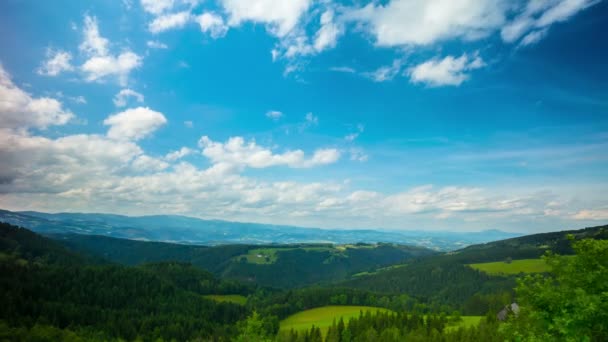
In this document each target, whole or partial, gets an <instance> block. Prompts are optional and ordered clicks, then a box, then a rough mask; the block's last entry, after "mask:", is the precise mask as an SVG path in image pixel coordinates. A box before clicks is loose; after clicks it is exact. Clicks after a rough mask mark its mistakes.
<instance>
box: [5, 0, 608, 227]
mask: <svg viewBox="0 0 608 342" xmlns="http://www.w3.org/2000/svg"><path fill="white" fill-rule="evenodd" d="M606 18H608V4H607V3H606V2H605V1H594V0H533V1H500V0H499V1H496V0H492V1H491V0H449V1H448V0H429V1H423V0H388V1H376V2H373V1H372V2H370V1H330V0H317V1H313V0H290V1H282V2H279V3H277V2H276V1H271V0H247V1H246V0H217V1H212V0H207V1H198V0H162V1H161V0H159V1H149V0H142V1H137V0H124V1H78V2H77V1H52V2H51V1H46V2H41V1H22V0H20V1H17V0H7V1H3V2H2V3H1V4H0V46H2V49H0V65H1V69H0V161H1V163H2V168H0V207H2V208H6V209H12V210H40V211H79V212H111V213H120V214H128V215H143V214H158V213H164V214H183V215H189V216H197V217H203V218H217V219H226V220H239V221H251V222H264V223H277V224H293V225H300V226H315V227H325V228H387V229H441V230H454V231H474V230H482V229H493V228H496V229H503V230H511V231H520V232H537V231H549V230H558V229H565V228H578V227H584V226H591V225H599V224H605V223H606V222H607V221H608V197H606V195H605V194H606V191H608V177H607V176H606V171H607V169H608V153H607V152H606V151H608V63H606V61H608V43H607V41H606V39H605V37H604V36H603V34H602V33H603V32H608V21H607V20H606Z"/></svg>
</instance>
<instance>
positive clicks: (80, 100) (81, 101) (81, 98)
mask: <svg viewBox="0 0 608 342" xmlns="http://www.w3.org/2000/svg"><path fill="white" fill-rule="evenodd" d="M68 99H69V100H71V101H74V102H75V103H78V104H86V103H87V99H86V98H85V97H84V96H82V95H80V96H74V97H68Z"/></svg>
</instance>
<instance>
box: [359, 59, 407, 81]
mask: <svg viewBox="0 0 608 342" xmlns="http://www.w3.org/2000/svg"><path fill="white" fill-rule="evenodd" d="M402 64H403V61H402V60H401V59H395V60H394V61H393V63H392V64H391V65H387V66H383V67H380V68H378V69H376V70H375V71H372V72H365V73H363V76H365V77H367V78H369V79H371V80H373V81H374V82H385V81H390V80H392V79H393V78H395V76H397V75H398V74H399V72H400V71H401V66H402Z"/></svg>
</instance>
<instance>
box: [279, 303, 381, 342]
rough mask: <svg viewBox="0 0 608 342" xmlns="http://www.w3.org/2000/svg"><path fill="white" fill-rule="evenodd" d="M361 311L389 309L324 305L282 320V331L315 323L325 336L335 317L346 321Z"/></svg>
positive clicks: (299, 328) (309, 326)
mask: <svg viewBox="0 0 608 342" xmlns="http://www.w3.org/2000/svg"><path fill="white" fill-rule="evenodd" d="M361 311H363V312H366V311H372V312H376V311H382V312H386V311H389V310H388V309H383V308H375V307H371V306H343V305H334V306H324V307H320V308H315V309H310V310H306V311H302V312H298V313H297V314H294V315H291V316H289V317H287V318H286V319H284V320H282V321H281V328H280V331H290V330H291V329H292V328H293V329H294V330H305V329H310V328H311V327H312V326H313V325H314V326H315V327H319V328H321V332H322V333H323V336H325V333H326V332H327V328H329V327H330V326H331V325H332V323H333V321H334V319H335V320H336V322H337V321H339V320H340V317H342V319H344V322H345V323H346V322H348V320H349V319H350V318H352V317H358V316H359V313H360V312H361Z"/></svg>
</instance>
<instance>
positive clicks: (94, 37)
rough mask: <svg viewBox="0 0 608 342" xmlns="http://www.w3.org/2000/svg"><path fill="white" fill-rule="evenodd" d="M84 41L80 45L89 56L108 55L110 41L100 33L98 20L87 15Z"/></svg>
mask: <svg viewBox="0 0 608 342" xmlns="http://www.w3.org/2000/svg"><path fill="white" fill-rule="evenodd" d="M83 35H84V39H83V41H82V43H81V44H80V50H81V51H83V52H84V53H86V54H87V55H89V56H105V55H107V54H108V45H109V43H110V42H109V41H108V39H106V38H104V37H102V36H101V34H100V33H99V25H98V23H97V18H96V17H92V16H89V15H86V16H85V17H84V28H83Z"/></svg>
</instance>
